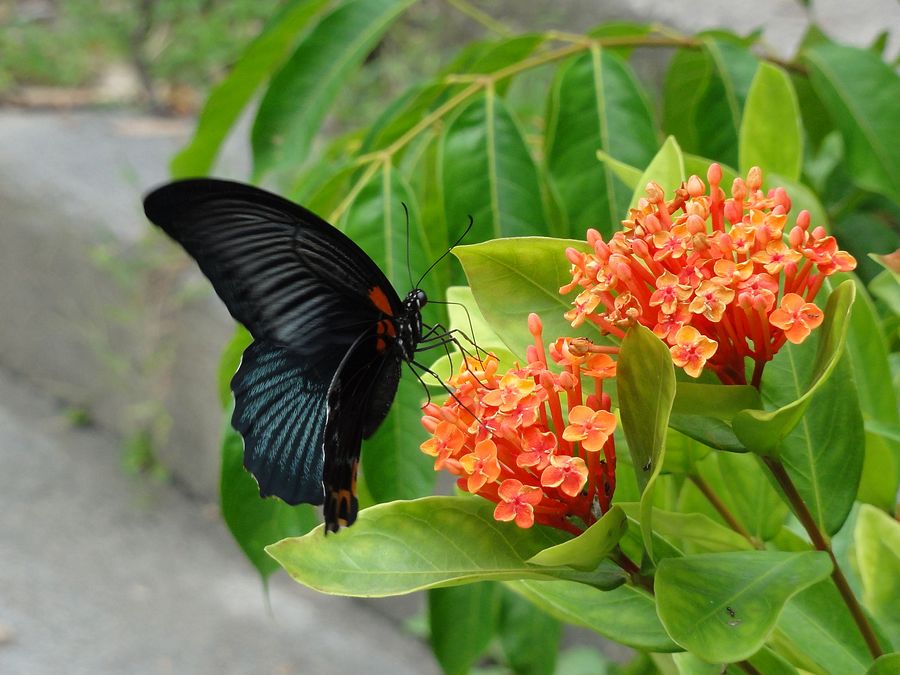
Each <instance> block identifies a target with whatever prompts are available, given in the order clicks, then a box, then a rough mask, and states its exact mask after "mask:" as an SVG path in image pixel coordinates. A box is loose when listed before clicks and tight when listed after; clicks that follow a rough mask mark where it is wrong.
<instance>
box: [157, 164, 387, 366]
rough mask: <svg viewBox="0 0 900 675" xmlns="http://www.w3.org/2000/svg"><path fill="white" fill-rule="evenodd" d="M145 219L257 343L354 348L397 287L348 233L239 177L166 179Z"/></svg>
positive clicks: (300, 348)
mask: <svg viewBox="0 0 900 675" xmlns="http://www.w3.org/2000/svg"><path fill="white" fill-rule="evenodd" d="M144 208H145V210H146V213H147V217H148V218H149V219H150V220H151V221H153V222H154V223H156V224H157V225H158V226H159V227H161V228H162V229H163V230H164V231H165V232H166V233H167V234H169V236H171V237H172V238H173V239H175V241H177V242H178V243H179V244H181V245H182V246H183V247H184V248H185V250H186V251H187V252H188V253H190V254H191V256H193V257H194V259H196V260H197V263H198V264H199V265H200V269H201V270H202V271H203V273H204V274H205V275H206V276H207V277H208V278H209V280H210V281H211V282H212V284H213V288H215V290H216V293H217V294H218V295H219V297H220V298H222V300H223V301H224V303H225V306H226V307H227V308H228V310H229V311H230V312H231V315H232V316H233V317H234V318H235V319H237V320H238V321H239V322H241V323H242V324H244V326H246V327H247V329H248V330H249V331H250V333H251V334H252V335H253V337H254V338H256V339H264V340H267V341H269V342H272V343H274V344H277V345H280V346H282V347H284V348H285V349H288V350H290V351H293V352H297V353H301V354H316V353H318V352H320V351H322V350H325V349H328V350H333V349H335V348H340V347H344V348H346V347H349V345H350V344H352V343H353V341H354V340H355V339H356V338H357V337H358V336H359V335H360V334H361V333H362V332H363V331H364V330H365V329H366V328H367V327H370V326H371V325H372V324H373V323H374V322H375V321H377V320H378V317H379V316H380V313H381V311H382V309H383V308H378V307H375V306H374V305H373V303H372V301H371V298H370V293H371V291H372V289H373V288H378V289H381V290H382V291H383V293H384V297H385V299H386V300H387V305H388V306H389V308H390V309H391V313H392V314H396V313H397V312H399V311H400V308H401V302H400V299H399V298H398V297H397V293H396V291H394V289H393V287H392V286H391V285H390V283H389V282H388V280H387V279H386V278H385V276H384V274H382V272H381V270H379V269H378V266H377V265H375V263H374V262H372V260H371V259H370V258H369V257H368V256H367V255H366V254H365V253H364V252H363V251H362V249H360V248H359V247H358V246H357V245H356V244H355V243H354V242H353V241H352V240H350V239H349V238H348V237H347V236H346V235H344V234H343V233H342V232H340V231H339V230H337V229H336V228H334V227H332V226H331V225H329V224H328V223H326V222H325V221H324V220H322V219H321V218H319V217H318V216H316V215H315V214H313V213H312V212H310V211H307V210H306V209H304V208H303V207H301V206H298V205H297V204H294V203H293V202H289V201H287V200H286V199H282V198H281V197H278V196H277V195H273V194H271V193H269V192H265V191H263V190H259V189H257V188H254V187H252V186H249V185H244V184H242V183H233V182H230V181H220V180H207V179H196V180H186V181H178V182H175V183H170V184H169V185H166V186H164V187H162V188H160V189H159V190H156V191H155V192H153V193H152V194H150V195H149V196H148V197H147V199H146V200H145V202H144Z"/></svg>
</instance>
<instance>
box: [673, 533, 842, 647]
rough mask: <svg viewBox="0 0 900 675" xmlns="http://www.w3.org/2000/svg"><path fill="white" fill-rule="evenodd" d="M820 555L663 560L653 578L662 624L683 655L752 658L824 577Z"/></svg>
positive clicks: (826, 569) (827, 567)
mask: <svg viewBox="0 0 900 675" xmlns="http://www.w3.org/2000/svg"><path fill="white" fill-rule="evenodd" d="M830 572H831V561H830V560H829V559H828V556H827V555H826V554H824V553H819V552H809V553H782V552H777V551H752V552H738V553H710V554H704V555H694V556H687V557H684V558H666V559H665V560H662V561H660V563H659V567H658V569H657V573H656V583H655V589H656V599H657V606H658V611H659V616H660V619H661V620H662V623H663V625H664V626H665V627H666V630H667V631H668V633H669V635H671V636H672V638H673V639H674V640H675V641H676V642H677V643H678V644H680V645H681V646H682V647H684V648H685V649H688V650H689V651H691V652H692V653H694V654H696V655H697V656H699V657H700V658H702V659H704V660H706V661H710V662H713V663H718V662H731V661H740V660H742V659H745V658H747V657H749V656H751V655H752V654H754V653H756V652H757V651H758V650H759V649H760V648H761V647H762V645H763V643H764V642H765V640H766V638H767V637H768V635H769V633H770V631H771V630H772V628H773V627H774V626H775V622H776V620H777V619H778V615H779V613H780V611H781V609H782V607H783V606H784V603H785V602H787V600H788V599H789V598H791V597H792V596H793V595H795V594H796V593H798V592H799V591H801V590H803V589H804V588H807V587H808V586H810V585H812V584H814V583H815V582H816V581H820V580H822V579H824V578H825V577H827V576H828V575H829V574H830Z"/></svg>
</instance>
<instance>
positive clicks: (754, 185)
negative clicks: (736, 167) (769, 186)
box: [747, 166, 762, 192]
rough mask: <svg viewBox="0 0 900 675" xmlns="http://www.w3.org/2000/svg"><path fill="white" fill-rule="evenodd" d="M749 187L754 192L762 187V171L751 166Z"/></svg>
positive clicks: (748, 173) (748, 177)
mask: <svg viewBox="0 0 900 675" xmlns="http://www.w3.org/2000/svg"><path fill="white" fill-rule="evenodd" d="M747 187H748V188H750V190H752V191H753V192H756V191H757V190H759V188H761V187H762V170H761V169H760V168H759V167H758V166H751V167H750V171H748V172H747Z"/></svg>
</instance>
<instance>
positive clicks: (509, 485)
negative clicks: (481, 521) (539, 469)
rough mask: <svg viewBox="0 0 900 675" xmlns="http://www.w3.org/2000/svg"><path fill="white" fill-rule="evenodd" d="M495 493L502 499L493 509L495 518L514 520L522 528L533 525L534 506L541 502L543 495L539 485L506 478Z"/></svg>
mask: <svg viewBox="0 0 900 675" xmlns="http://www.w3.org/2000/svg"><path fill="white" fill-rule="evenodd" d="M497 494H498V495H499V496H500V499H501V500H503V501H501V502H500V503H499V504H497V507H496V508H495V509H494V518H495V519H496V520H503V521H509V520H515V521H516V525H518V526H519V527H523V528H529V527H531V526H532V525H534V507H535V506H537V505H538V504H540V503H541V499H543V496H544V493H543V492H541V489H540V488H539V487H534V486H532V485H524V484H523V483H522V481H520V480H516V479H515V478H508V479H507V480H505V481H503V482H502V483H501V484H500V488H499V489H498V490H497Z"/></svg>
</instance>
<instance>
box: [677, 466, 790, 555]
mask: <svg viewBox="0 0 900 675" xmlns="http://www.w3.org/2000/svg"><path fill="white" fill-rule="evenodd" d="M697 472H698V474H699V476H700V478H702V479H703V480H704V481H706V483H707V484H708V485H709V486H710V488H711V489H712V490H713V491H714V492H715V493H716V495H717V496H718V498H719V499H720V500H721V501H722V502H723V503H724V504H725V507H726V508H727V509H728V510H729V511H730V512H731V514H732V515H733V516H734V517H735V518H736V519H737V520H738V522H740V523H741V525H743V526H744V529H746V530H747V531H748V532H749V533H750V535H751V536H752V537H754V538H756V539H757V540H759V541H770V540H771V539H773V538H774V537H775V536H776V535H777V534H778V533H779V531H780V530H781V529H782V525H783V524H784V521H785V518H786V517H787V515H788V511H789V510H788V507H787V504H785V503H784V501H782V499H781V498H780V497H779V495H778V493H777V492H776V491H775V488H773V487H772V485H771V483H770V481H769V479H768V477H767V475H766V473H767V472H766V471H765V469H763V467H762V466H761V462H760V461H759V458H758V457H757V456H755V455H752V454H735V453H731V452H718V453H712V454H710V455H709V456H708V457H706V458H705V459H703V461H701V462H699V463H698V464H697ZM679 508H680V509H681V510H683V511H699V512H700V513H704V514H706V515H707V516H708V517H709V518H712V519H713V520H715V521H716V522H717V523H722V524H725V521H724V520H723V519H722V517H721V516H720V515H719V514H718V513H717V512H716V510H715V509H714V508H713V507H712V505H711V504H710V503H709V500H708V499H707V498H706V497H705V496H704V495H703V494H702V493H701V492H700V491H699V489H698V488H697V487H696V486H695V485H694V484H693V482H688V483H686V484H685V485H684V487H683V488H682V493H681V496H680V502H679Z"/></svg>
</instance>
